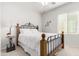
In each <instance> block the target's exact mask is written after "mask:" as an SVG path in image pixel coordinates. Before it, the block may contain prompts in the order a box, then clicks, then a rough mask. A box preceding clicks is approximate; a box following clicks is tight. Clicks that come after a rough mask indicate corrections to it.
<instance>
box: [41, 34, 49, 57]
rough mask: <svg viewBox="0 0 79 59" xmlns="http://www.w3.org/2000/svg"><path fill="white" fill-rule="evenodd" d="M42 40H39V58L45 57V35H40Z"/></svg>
mask: <svg viewBox="0 0 79 59" xmlns="http://www.w3.org/2000/svg"><path fill="white" fill-rule="evenodd" d="M41 36H42V40H40V56H46V55H47V41H46V40H45V34H42V35H41Z"/></svg>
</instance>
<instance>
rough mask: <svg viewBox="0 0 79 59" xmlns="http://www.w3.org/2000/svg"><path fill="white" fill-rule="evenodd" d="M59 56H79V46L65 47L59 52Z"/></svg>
mask: <svg viewBox="0 0 79 59" xmlns="http://www.w3.org/2000/svg"><path fill="white" fill-rule="evenodd" d="M57 56H79V48H78V47H75V48H74V47H68V46H66V47H65V48H64V49H62V50H61V51H59V52H58V53H57Z"/></svg>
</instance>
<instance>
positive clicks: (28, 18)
mask: <svg viewBox="0 0 79 59" xmlns="http://www.w3.org/2000/svg"><path fill="white" fill-rule="evenodd" d="M33 5H34V4H33ZM2 6H3V8H2V11H3V13H2V14H1V13H0V14H1V15H2V19H1V28H2V33H4V34H5V35H6V33H7V32H8V30H7V29H9V28H10V26H11V25H12V26H13V27H14V26H15V25H16V23H19V24H20V25H21V24H25V23H28V22H31V23H33V24H34V25H38V26H39V30H40V31H41V15H40V13H39V12H38V11H37V10H36V9H35V5H34V6H32V5H31V4H30V3H17V2H16V3H13V2H10V3H9V2H6V3H2ZM4 29H6V30H4ZM2 36H3V35H2ZM6 42H7V40H6V37H5V36H3V37H2V38H1V48H2V49H4V48H6Z"/></svg>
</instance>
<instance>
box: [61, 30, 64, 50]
mask: <svg viewBox="0 0 79 59" xmlns="http://www.w3.org/2000/svg"><path fill="white" fill-rule="evenodd" d="M61 36H62V37H61V48H62V49H64V32H63V31H62V34H61Z"/></svg>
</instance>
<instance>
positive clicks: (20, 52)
mask: <svg viewBox="0 0 79 59" xmlns="http://www.w3.org/2000/svg"><path fill="white" fill-rule="evenodd" d="M1 56H27V54H26V53H25V52H24V50H23V49H22V48H21V47H16V50H14V51H11V52H8V53H7V52H6V50H2V51H1Z"/></svg>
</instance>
